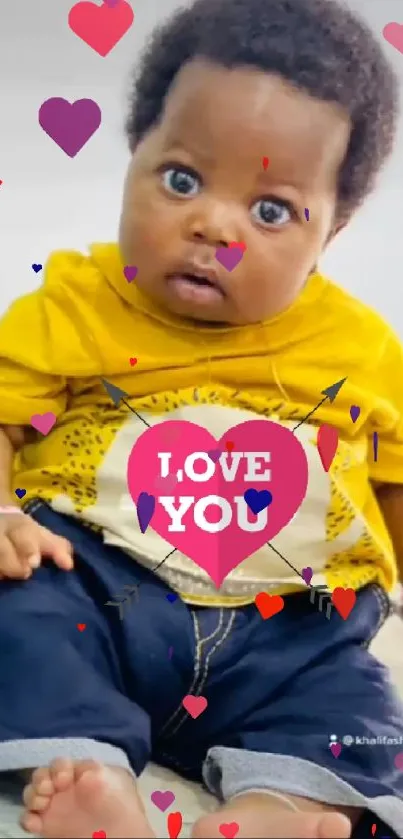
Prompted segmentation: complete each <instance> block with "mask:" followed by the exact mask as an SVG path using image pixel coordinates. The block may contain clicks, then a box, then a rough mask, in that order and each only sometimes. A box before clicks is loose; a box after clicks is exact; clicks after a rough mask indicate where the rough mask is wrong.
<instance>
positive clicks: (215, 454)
mask: <svg viewBox="0 0 403 839" xmlns="http://www.w3.org/2000/svg"><path fill="white" fill-rule="evenodd" d="M207 454H208V456H209V458H210V459H211V460H212V461H213V463H217V460H219V459H220V457H221V455H222V451H221V449H210V451H209V452H207Z"/></svg>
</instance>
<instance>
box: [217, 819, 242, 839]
mask: <svg viewBox="0 0 403 839" xmlns="http://www.w3.org/2000/svg"><path fill="white" fill-rule="evenodd" d="M218 829H219V831H220V833H221V836H225V839H234V836H236V835H237V833H238V832H239V824H238V822H228V823H227V824H226V823H225V822H224V824H220V827H219V828H218Z"/></svg>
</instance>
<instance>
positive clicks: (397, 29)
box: [382, 21, 403, 53]
mask: <svg viewBox="0 0 403 839" xmlns="http://www.w3.org/2000/svg"><path fill="white" fill-rule="evenodd" d="M382 35H383V37H384V38H385V41H388V42H389V44H392V47H395V49H397V50H398V51H399V52H402V53H403V24H402V23H396V22H395V21H392V23H387V24H386V26H384V28H383V30H382Z"/></svg>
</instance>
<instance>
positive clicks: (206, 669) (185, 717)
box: [169, 609, 236, 737]
mask: <svg viewBox="0 0 403 839" xmlns="http://www.w3.org/2000/svg"><path fill="white" fill-rule="evenodd" d="M235 615H236V610H235V609H231V615H230V617H229V620H228V623H227V626H226V627H225V629H224V632H223V634H222V636H221V638H218V640H217V641H216V643H215V644H214V647H212V648H211V650H210V652H208V653H207V655H206V659H205V662H204V669H203V673H202V675H201V682H200V684H199V685H198V687H196V683H197V679H195V682H194V683H193V685H192V689H193V690H194V695H195V696H201V691H202V690H203V688H204V687H205V684H206V682H207V679H208V676H209V665H210V659H211V657H212V655H214V653H216V652H217V650H219V649H220V648H221V647H222V645H223V643H224V641H226V640H227V638H228V636H229V634H230V632H231V629H232V627H233V624H234V621H235ZM187 720H188V715H187V712H186V710H184V713H183V717H182V718H181V719H179V720H178V723H177V726H176V728H174V729H173V730H172V731H171V732H170V735H169V736H170V737H173V736H174V735H175V734H176V733H177V732H178V731H179V729H180V728H181V727H182V725H183V724H184V723H185V722H187Z"/></svg>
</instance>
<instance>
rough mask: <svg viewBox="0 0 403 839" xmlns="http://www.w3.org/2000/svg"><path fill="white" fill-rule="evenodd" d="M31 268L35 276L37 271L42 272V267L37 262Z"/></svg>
mask: <svg viewBox="0 0 403 839" xmlns="http://www.w3.org/2000/svg"><path fill="white" fill-rule="evenodd" d="M32 268H33V269H34V271H35V274H37V273H38V271H42V268H43V265H39V263H38V262H34V264H33V265H32Z"/></svg>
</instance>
